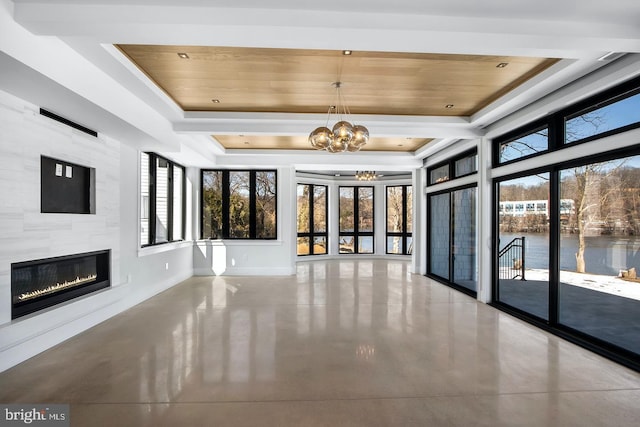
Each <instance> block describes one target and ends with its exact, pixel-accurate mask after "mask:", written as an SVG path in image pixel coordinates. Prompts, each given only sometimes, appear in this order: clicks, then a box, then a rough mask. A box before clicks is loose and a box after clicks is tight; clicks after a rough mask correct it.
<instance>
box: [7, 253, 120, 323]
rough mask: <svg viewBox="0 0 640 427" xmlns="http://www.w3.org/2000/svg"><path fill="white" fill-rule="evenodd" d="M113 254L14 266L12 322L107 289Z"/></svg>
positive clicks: (86, 255)
mask: <svg viewBox="0 0 640 427" xmlns="http://www.w3.org/2000/svg"><path fill="white" fill-rule="evenodd" d="M110 258H111V257H110V251H109V250H104V251H97V252H87V253H82V254H75V255H67V256H61V257H55V258H46V259H39V260H33V261H26V262H18V263H13V264H11V300H12V306H11V318H12V319H16V318H18V317H21V316H25V315H27V314H30V313H33V312H35V311H38V310H42V309H43V308H46V307H51V306H53V305H56V304H60V303H62V302H64V301H68V300H70V299H73V298H77V297H79V296H82V295H86V294H88V293H91V292H95V291H97V290H99V289H104V288H108V287H109V286H110V285H111V281H110V277H109V273H110V264H111V263H110Z"/></svg>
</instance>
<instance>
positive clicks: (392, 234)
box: [384, 184, 413, 255]
mask: <svg viewBox="0 0 640 427" xmlns="http://www.w3.org/2000/svg"><path fill="white" fill-rule="evenodd" d="M397 187H401V188H402V231H400V232H397V231H389V189H390V188H397ZM408 189H411V191H412V200H413V186H412V185H408V184H401V185H387V186H385V190H384V191H385V206H384V207H385V219H386V221H385V245H384V247H385V253H386V254H387V255H411V253H412V252H411V251H408V247H407V241H408V239H409V238H413V232H412V231H407V218H408V209H412V206H407V198H408V196H407V193H408V191H407V190H408ZM412 228H413V227H412ZM389 237H400V238H401V239H402V253H395V252H389V247H388V245H387V242H388V240H389Z"/></svg>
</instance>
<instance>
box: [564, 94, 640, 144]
mask: <svg viewBox="0 0 640 427" xmlns="http://www.w3.org/2000/svg"><path fill="white" fill-rule="evenodd" d="M634 92H638V91H637V90H636V91H634ZM632 93H633V92H632ZM602 104H604V105H602ZM639 125H640V93H636V94H635V95H629V94H627V93H625V94H623V95H622V96H619V97H615V98H612V99H608V100H606V101H605V102H603V103H599V104H596V105H595V106H592V107H590V108H588V109H587V110H586V111H580V112H578V113H574V114H571V115H569V116H567V117H566V119H565V132H564V135H565V137H564V143H565V144H571V143H575V142H578V141H590V140H592V139H595V138H597V137H602V136H604V135H608V134H611V133H614V131H616V130H626V129H630V128H633V127H638V126H639Z"/></svg>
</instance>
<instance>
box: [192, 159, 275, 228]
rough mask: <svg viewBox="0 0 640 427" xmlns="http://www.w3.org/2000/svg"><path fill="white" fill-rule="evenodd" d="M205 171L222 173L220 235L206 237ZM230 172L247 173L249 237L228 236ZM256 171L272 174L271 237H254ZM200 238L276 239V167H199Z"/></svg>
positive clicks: (255, 223) (255, 224)
mask: <svg viewBox="0 0 640 427" xmlns="http://www.w3.org/2000/svg"><path fill="white" fill-rule="evenodd" d="M207 172H219V173H222V189H221V190H222V195H221V197H222V200H221V202H222V211H221V214H222V218H221V222H222V233H221V234H222V237H220V238H218V237H206V236H205V235H204V205H205V204H204V195H205V192H204V175H205V174H206V173H207ZM232 172H248V173H249V237H231V236H230V226H231V222H230V218H229V206H230V203H229V200H230V196H231V194H230V189H229V184H230V179H229V175H230V174H231V173H232ZM258 172H272V173H273V174H274V187H275V190H276V192H275V201H274V206H275V224H274V227H275V229H274V235H273V237H256V235H257V228H258V227H257V222H256V217H257V203H256V198H257V191H256V189H257V185H256V174H257V173H258ZM200 239H202V240H239V241H243V240H244V241H247V240H277V239H278V170H277V169H200Z"/></svg>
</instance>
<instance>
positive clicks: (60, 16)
mask: <svg viewBox="0 0 640 427" xmlns="http://www.w3.org/2000/svg"><path fill="white" fill-rule="evenodd" d="M0 4H1V5H2V8H3V9H4V10H5V11H6V13H7V14H8V15H10V16H12V17H13V20H14V21H15V22H9V24H15V23H17V24H19V26H21V27H24V28H26V29H27V30H28V31H29V32H31V33H33V34H35V35H38V36H45V37H47V38H53V41H51V43H52V44H54V45H55V46H56V49H60V50H61V51H63V52H64V55H62V56H64V57H65V58H66V57H68V58H69V59H70V60H71V59H73V61H74V64H76V65H75V67H79V68H80V69H83V70H85V72H86V75H87V77H90V75H89V74H91V75H93V74H96V75H97V74H99V80H100V82H101V83H100V88H91V87H87V84H86V82H83V81H82V80H81V79H77V78H76V79H72V78H70V77H67V78H65V77H59V78H56V77H57V76H65V75H68V74H69V72H68V69H67V70H64V69H63V68H64V65H65V63H64V62H60V59H56V58H49V61H48V62H47V61H45V59H46V58H42V56H45V57H46V56H47V55H46V51H43V52H41V55H40V57H37V55H36V52H32V53H28V52H24V51H20V50H19V49H18V48H17V47H18V44H23V45H25V46H30V45H31V44H32V43H31V38H32V37H33V35H28V34H24V33H23V32H22V31H21V29H20V28H7V26H6V25H4V26H3V27H2V29H0V36H2V37H3V38H5V40H4V41H0V46H1V47H3V50H4V51H5V52H6V53H7V54H8V55H10V56H12V57H14V58H16V60H18V61H21V62H23V63H24V64H25V65H26V66H29V67H32V68H34V69H36V70H37V71H39V72H41V73H43V74H44V75H47V76H48V77H49V78H51V79H54V80H56V81H58V82H59V83H60V84H63V85H64V86H65V87H67V89H68V90H70V91H73V92H75V93H77V94H79V95H80V96H82V97H84V98H87V99H89V100H91V101H93V102H94V103H96V104H97V105H99V106H102V107H103V108H107V109H108V111H110V112H111V113H113V114H114V115H116V116H119V117H120V118H121V119H122V120H125V121H127V122H128V123H129V124H130V125H132V126H134V127H137V128H138V129H140V130H141V131H142V132H145V133H147V134H149V135H151V136H152V137H153V138H155V139H157V140H163V139H167V140H173V139H175V137H176V135H178V137H179V138H180V140H181V143H182V145H183V147H184V146H187V147H189V148H190V149H192V150H193V151H194V152H196V153H199V155H201V157H202V158H201V159H200V160H197V159H192V160H191V162H192V163H194V164H196V163H202V162H205V163H206V162H210V161H211V159H212V158H213V156H216V158H217V160H216V161H217V162H226V164H230V165H233V164H243V163H251V162H254V161H256V160H255V159H256V158H257V157H259V158H260V160H261V161H271V162H273V163H276V162H279V161H282V160H277V158H276V157H273V156H264V155H262V154H261V153H253V157H254V158H253V159H248V158H247V156H251V155H252V153H248V154H243V155H240V154H238V153H234V152H232V151H228V152H225V150H224V149H222V147H221V146H219V145H217V144H216V143H215V142H212V141H211V140H210V138H209V135H211V134H225V133H227V134H233V133H235V134H237V133H238V131H239V130H241V131H242V133H244V134H267V133H269V132H273V129H274V127H277V128H278V130H279V131H280V132H281V133H283V134H291V135H297V134H305V133H308V132H309V130H310V129H311V128H313V127H314V125H315V124H317V122H318V117H315V116H314V115H300V114H269V113H184V112H183V111H182V110H180V109H179V108H177V106H175V105H174V104H173V103H172V102H171V101H170V100H169V99H168V98H167V97H166V96H165V95H164V93H162V92H161V91H160V90H158V89H157V88H156V87H155V86H154V85H153V84H151V83H150V82H149V81H148V79H146V77H145V76H143V75H141V73H140V72H139V71H138V70H137V69H135V67H133V66H131V64H129V63H128V62H127V61H126V60H125V58H123V57H122V55H121V54H120V53H119V52H118V51H117V50H116V49H115V48H113V46H112V45H113V44H119V43H122V44H180V45H210V46H236V47H280V48H313V49H346V48H348V49H354V50H368V51H376V50H378V51H392V52H423V53H464V54H487V55H513V56H536V57H555V58H563V60H562V61H560V62H559V63H558V64H556V65H555V66H553V67H551V69H549V70H547V71H546V72H544V73H542V74H541V75H540V76H538V77H537V78H535V79H532V80H531V81H529V82H527V83H526V84H525V85H523V86H521V87H520V88H518V89H516V90H514V91H513V92H511V93H510V94H508V95H507V96H505V97H503V98H502V99H500V100H498V101H497V102H495V103H493V104H492V105H489V106H488V107H487V108H485V109H483V110H482V111H480V112H478V113H477V114H475V115H474V116H472V117H466V118H461V119H457V120H452V119H451V118H441V117H422V118H411V117H409V118H403V119H402V121H399V120H397V118H396V117H393V116H378V117H370V118H368V119H369V120H371V122H372V123H373V124H374V125H373V126H372V127H373V128H376V127H378V129H380V132H381V133H384V134H385V135H387V136H403V137H431V136H434V135H436V136H437V138H438V141H436V143H435V144H432V145H431V146H430V148H428V149H425V150H423V151H421V152H417V153H415V155H412V156H378V157H375V156H364V155H362V156H361V155H356V156H349V159H348V161H344V160H340V161H335V160H334V159H335V157H327V156H323V155H322V154H323V153H312V154H314V156H309V155H303V157H301V158H299V159H296V160H295V163H296V165H300V166H301V167H306V168H307V169H309V167H310V166H311V167H312V168H313V167H317V168H321V167H324V166H326V167H328V168H331V169H332V170H335V169H336V167H334V166H335V165H334V163H338V168H337V169H348V168H352V169H355V168H361V167H362V166H365V165H367V166H371V167H374V166H376V165H377V166H379V167H378V169H381V170H382V169H384V167H383V166H385V165H394V166H393V168H394V169H395V168H398V169H401V170H407V169H410V168H412V167H416V165H420V164H422V158H424V157H425V156H427V155H430V154H431V153H432V152H433V150H439V149H441V148H443V147H445V146H447V145H448V144H451V143H453V142H455V141H457V140H460V139H467V138H473V137H478V136H481V135H482V134H483V133H484V132H483V129H484V128H486V127H487V126H488V125H490V124H491V123H494V122H495V121H496V120H499V119H500V118H502V117H504V116H505V115H507V114H510V113H512V112H514V111H516V110H518V109H520V108H522V107H524V106H526V105H528V104H529V103H530V102H531V101H532V100H535V99H538V98H540V97H542V96H545V95H546V94H548V93H550V92H551V91H553V90H555V89H558V88H560V87H562V86H563V85H565V84H567V83H569V82H571V81H573V80H575V79H576V78H579V77H581V76H583V75H585V74H587V73H589V72H591V71H593V70H595V69H597V68H599V67H601V66H603V65H605V64H606V63H604V62H601V61H597V58H599V57H600V56H602V55H603V54H605V53H607V52H610V51H616V52H632V53H638V52H640V25H639V24H638V23H640V2H639V1H637V0H610V1H608V2H591V1H589V2H580V1H577V0H573V1H568V0H538V1H535V2H533V1H527V2H521V1H504V0H483V1H475V0H463V1H460V0H459V1H455V2H454V1H451V0H432V1H428V2H427V1H417V0H394V1H389V0H340V1H339V0H326V1H322V2H318V1H315V0H314V1H310V0H271V1H268V2H265V1H264V0H262V1H257V0H252V1H242V0H217V1H215V2H211V1H204V0H203V1H197V0H182V1H180V0H176V1H170V0H132V1H121V0H115V1H107V0H102V1H100V0H82V1H81V0H50V1H44V0H41V1H36V0H14V1H13V2H11V1H10V0H0ZM0 24H3V22H0ZM5 24H6V23H5ZM7 37H8V38H9V39H10V40H8V39H7ZM60 44H64V46H66V47H67V48H70V49H67V50H65V48H64V47H61V46H60ZM56 61H58V63H55V62H56ZM52 62H53V63H52ZM67 67H69V65H67ZM65 72H66V74H64V73H65ZM60 79H63V80H64V79H66V80H67V81H65V82H60ZM107 86H108V87H107ZM0 88H1V87H0ZM110 89H111V90H110ZM108 92H111V93H112V94H113V93H119V94H120V93H122V95H121V96H120V98H121V99H124V98H123V96H124V93H125V92H126V93H128V94H129V95H131V96H134V97H135V101H136V102H135V104H136V105H138V102H139V101H141V105H139V106H137V111H140V113H141V114H142V113H144V116H139V117H136V115H135V114H131V111H128V112H126V113H125V112H124V111H122V112H120V113H119V112H118V108H117V107H114V101H113V100H111V99H108V97H109V93H108ZM112 96H114V95H112ZM133 101H134V100H133V99H132V102H130V103H128V104H130V105H133V103H134V102H133ZM131 108H132V107H131ZM163 121H165V122H166V124H168V126H167V125H165V124H164V123H162V122H163ZM158 123H160V124H162V125H161V126H159V125H158ZM372 127H371V126H370V129H371V128H372ZM329 156H331V155H329ZM334 156H335V155H334ZM223 159H225V160H223ZM387 169H388V168H387Z"/></svg>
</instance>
